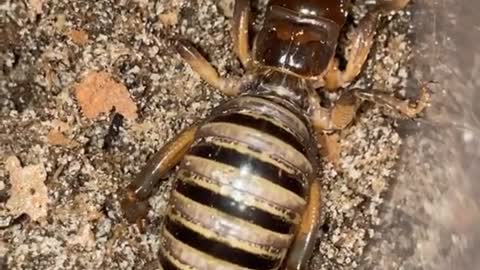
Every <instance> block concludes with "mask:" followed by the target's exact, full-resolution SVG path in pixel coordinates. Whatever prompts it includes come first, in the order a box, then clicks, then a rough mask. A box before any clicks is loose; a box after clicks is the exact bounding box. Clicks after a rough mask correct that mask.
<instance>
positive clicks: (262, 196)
mask: <svg viewBox="0 0 480 270" xmlns="http://www.w3.org/2000/svg"><path fill="white" fill-rule="evenodd" d="M408 2H409V1H408V0H393V1H390V2H381V3H378V4H377V5H376V6H375V7H374V8H373V9H372V10H371V11H369V13H367V15H366V16H365V17H364V18H363V19H362V20H361V22H360V24H359V25H358V27H357V29H356V30H355V33H354V35H353V36H352V37H351V39H350V41H349V44H350V45H349V50H348V53H347V55H346V56H347V60H348V63H347V65H346V68H345V70H339V69H338V67H337V60H336V58H335V51H336V47H337V40H338V38H339V35H340V31H341V29H342V27H343V26H344V24H345V21H346V16H347V9H348V6H349V4H350V3H349V1H347V0H316V1H314V0H301V1H293V0H272V1H270V2H269V4H268V6H267V13H266V17H265V21H264V24H263V26H262V28H261V30H260V32H259V33H258V34H257V35H256V36H255V39H254V42H253V47H252V49H250V44H249V24H250V16H251V15H250V14H251V13H250V1H248V0H237V1H236V3H235V7H234V16H233V27H232V29H233V30H232V37H233V41H234V50H235V53H236V55H237V56H238V58H239V60H240V62H241V63H242V65H243V66H244V67H245V70H246V73H245V75H244V76H242V77H241V78H222V77H220V76H219V75H218V73H217V71H216V70H215V69H214V68H213V67H212V65H211V64H210V63H209V62H208V61H207V60H206V59H205V58H204V57H203V56H202V55H201V54H200V53H199V52H198V51H197V50H196V49H195V48H194V46H193V45H192V44H190V43H189V42H188V41H185V40H178V43H177V45H176V49H177V51H178V52H179V54H180V55H181V57H182V58H183V59H184V60H185V61H186V62H187V63H188V64H189V65H190V66H191V68H192V69H193V70H194V71H195V72H197V73H198V74H199V75H200V77H201V78H202V79H204V80H205V81H206V82H208V83H209V84H210V85H211V86H213V87H215V88H217V89H219V90H220V91H222V92H223V93H224V94H226V95H228V96H233V98H232V99H231V100H229V101H227V102H226V103H224V104H223V105H221V106H219V107H218V108H216V109H215V110H214V111H213V112H212V114H211V116H210V117H208V118H207V119H205V120H203V121H201V122H199V123H197V124H195V125H193V126H191V127H190V128H188V129H186V130H184V131H182V132H181V133H180V134H179V135H177V136H176V137H175V138H173V139H172V140H171V141H169V142H168V143H167V144H166V145H164V146H163V147H162V148H161V149H160V151H159V152H158V153H156V154H155V155H154V156H153V157H152V158H151V159H150V160H149V162H148V163H147V165H146V166H145V167H144V168H143V170H142V171H141V172H140V174H139V175H138V177H137V178H136V179H135V180H134V181H132V182H131V183H130V184H129V185H128V186H127V189H126V191H125V198H124V200H123V201H122V207H123V211H124V214H125V216H126V218H127V219H128V220H129V221H130V222H136V221H138V220H140V219H142V218H143V217H144V216H145V215H146V213H147V212H148V203H147V199H148V197H149V196H150V195H151V193H152V192H153V191H154V188H155V186H156V185H157V184H158V183H159V181H160V179H161V178H162V177H163V176H165V175H166V173H167V172H169V171H170V170H171V169H172V168H174V167H175V166H176V165H179V171H178V175H177V177H176V180H175V182H174V187H173V189H172V193H171V197H170V201H169V207H168V210H167V213H166V215H165V219H164V223H163V227H162V229H161V234H162V243H161V247H160V252H159V259H160V263H161V265H162V267H163V268H164V269H166V270H170V269H212V270H214V269H290V270H291V269H305V267H306V265H307V263H308V260H309V258H310V256H311V254H312V250H313V247H314V244H315V241H316V237H315V235H316V232H317V230H318V227H319V224H320V213H321V190H320V181H321V179H320V176H319V170H320V162H319V160H320V158H321V157H322V155H321V154H320V152H319V147H318V145H319V141H320V139H319V137H321V136H323V134H325V133H326V132H330V131H336V130H341V129H343V128H345V127H346V126H347V125H348V124H349V123H350V122H351V121H352V120H353V118H354V116H355V113H356V110H357V108H358V106H359V104H360V103H361V102H362V101H365V100H369V101H373V102H375V103H377V104H379V105H384V106H388V107H391V108H395V109H396V110H398V111H399V112H400V113H402V114H403V115H406V116H408V117H415V116H416V115H417V114H418V113H420V112H421V111H423V110H424V108H425V107H426V104H427V102H428V94H427V92H426V91H425V89H423V91H422V93H421V96H420V97H419V98H418V100H417V101H416V102H414V103H412V102H409V101H404V100H400V99H397V98H395V97H392V96H391V95H389V94H387V93H386V92H384V91H379V90H371V89H370V90H364V89H349V90H348V91H345V90H342V89H344V88H345V87H346V86H347V85H348V84H349V83H350V82H351V81H352V80H353V79H355V77H357V75H358V74H359V73H360V71H361V69H362V66H363V64H364V62H365V61H366V59H367V56H368V54H369V51H370V48H371V47H372V44H373V42H374V33H375V29H376V27H377V24H378V21H379V19H380V18H381V16H382V15H385V14H387V13H389V12H391V11H395V10H400V9H403V8H404V7H405V6H406V5H407V4H408ZM322 91H323V92H334V91H337V92H338V93H339V94H338V98H337V99H336V100H334V101H333V105H332V106H330V107H323V106H322V105H321V101H322V99H321V95H319V93H321V92H322Z"/></svg>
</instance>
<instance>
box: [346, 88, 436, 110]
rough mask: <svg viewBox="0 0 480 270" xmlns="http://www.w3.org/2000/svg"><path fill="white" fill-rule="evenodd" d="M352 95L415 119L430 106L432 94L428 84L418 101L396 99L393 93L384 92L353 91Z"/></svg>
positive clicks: (422, 90)
mask: <svg viewBox="0 0 480 270" xmlns="http://www.w3.org/2000/svg"><path fill="white" fill-rule="evenodd" d="M351 91H352V94H353V95H355V96H356V97H357V98H359V99H362V100H368V101H371V102H373V103H375V104H377V105H380V106H385V107H387V108H390V109H393V110H395V111H397V112H399V113H400V114H401V115H402V116H405V117H408V118H414V117H416V116H417V115H418V114H419V113H421V112H422V111H423V110H425V108H426V107H427V106H428V105H429V101H430V93H429V89H428V88H427V86H426V84H423V85H422V87H421V88H420V95H419V97H418V98H417V100H416V101H414V102H412V101H410V100H404V99H400V98H397V97H395V96H394V95H393V94H392V93H389V92H386V91H382V90H365V89H352V90H351Z"/></svg>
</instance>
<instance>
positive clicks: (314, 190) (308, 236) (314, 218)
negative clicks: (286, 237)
mask: <svg viewBox="0 0 480 270" xmlns="http://www.w3.org/2000/svg"><path fill="white" fill-rule="evenodd" d="M321 203H322V201H321V185H320V181H318V179H315V180H314V181H313V182H312V184H311V186H310V192H309V197H308V204H307V208H306V209H305V212H304V213H303V215H302V223H301V224H300V227H299V230H298V231H297V233H296V235H295V239H294V240H293V243H292V248H291V250H290V253H289V254H288V257H287V259H286V269H287V270H300V269H306V265H307V263H308V261H309V259H310V257H311V255H312V252H313V247H314V245H315V242H316V237H315V236H316V234H317V232H318V229H319V226H320V213H321V206H322V205H321Z"/></svg>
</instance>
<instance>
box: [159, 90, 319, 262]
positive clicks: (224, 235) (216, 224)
mask: <svg viewBox="0 0 480 270" xmlns="http://www.w3.org/2000/svg"><path fill="white" fill-rule="evenodd" d="M309 134H310V132H309V129H308V128H307V125H306V124H305V121H304V120H302V118H301V117H300V116H299V115H298V114H296V113H294V112H293V110H291V108H290V109H289V108H287V107H285V106H283V105H280V104H279V103H276V102H273V101H272V100H269V99H265V98H261V97H250V96H246V97H239V98H237V99H235V100H232V101H231V102H229V103H227V104H225V105H224V106H222V108H220V109H219V112H217V113H215V114H214V116H213V117H212V118H211V119H209V121H207V122H206V123H205V124H204V125H203V126H201V127H200V129H199V130H198V132H197V135H196V140H195V142H194V144H193V146H192V148H191V150H190V151H189V153H188V154H187V155H186V156H185V158H184V160H183V162H182V163H181V165H180V170H179V173H178V178H177V180H176V183H175V186H174V188H173V191H172V194H171V200H170V206H169V209H168V212H167V215H166V217H165V221H164V226H163V228H162V234H163V239H162V245H161V250H160V258H161V259H160V262H161V264H162V266H163V268H164V269H165V270H170V269H205V270H206V269H208V270H216V269H277V268H278V267H279V266H280V264H281V262H282V260H283V259H284V257H285V255H286V252H287V251H288V247H289V245H290V243H291V241H292V239H293V236H294V232H295V229H296V227H297V225H298V224H299V223H300V217H301V213H302V211H303V209H304V207H305V206H306V194H307V191H308V187H309V183H308V180H309V178H310V176H311V175H312V173H313V168H312V167H313V166H312V162H311V160H310V158H308V157H309V156H311V155H309V154H308V153H307V152H308V151H310V150H309V142H310V137H309V136H310V135H309Z"/></svg>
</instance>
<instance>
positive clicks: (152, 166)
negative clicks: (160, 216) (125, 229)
mask: <svg viewBox="0 0 480 270" xmlns="http://www.w3.org/2000/svg"><path fill="white" fill-rule="evenodd" d="M196 131H197V126H192V127H190V128H188V129H186V130H184V131H182V132H181V133H180V134H179V135H177V136H176V137H175V138H173V139H172V140H170V141H169V142H168V143H167V144H166V145H165V146H163V147H162V148H161V149H160V150H159V151H158V152H157V153H155V154H154V155H153V157H152V158H150V160H149V161H148V162H147V164H146V166H145V167H144V168H143V169H142V171H141V172H140V173H139V174H138V175H137V177H136V178H135V180H134V181H132V182H131V183H130V184H129V185H128V186H127V187H126V190H124V191H123V192H124V194H122V196H124V198H123V200H122V201H121V206H122V210H123V213H124V216H125V218H126V219H127V220H128V221H129V222H131V223H135V222H138V221H139V220H141V219H142V218H144V217H145V216H146V215H147V213H148V202H147V200H148V198H149V197H150V195H151V194H152V193H153V191H154V189H155V187H156V186H157V185H158V184H159V182H160V179H161V178H162V177H164V176H165V174H166V173H167V172H168V171H170V170H171V169H172V168H173V167H175V166H176V165H177V164H178V163H179V162H180V160H181V159H182V158H183V156H184V155H185V153H186V152H187V151H188V149H189V148H190V146H191V144H192V143H193V140H194V136H195V132H196Z"/></svg>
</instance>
